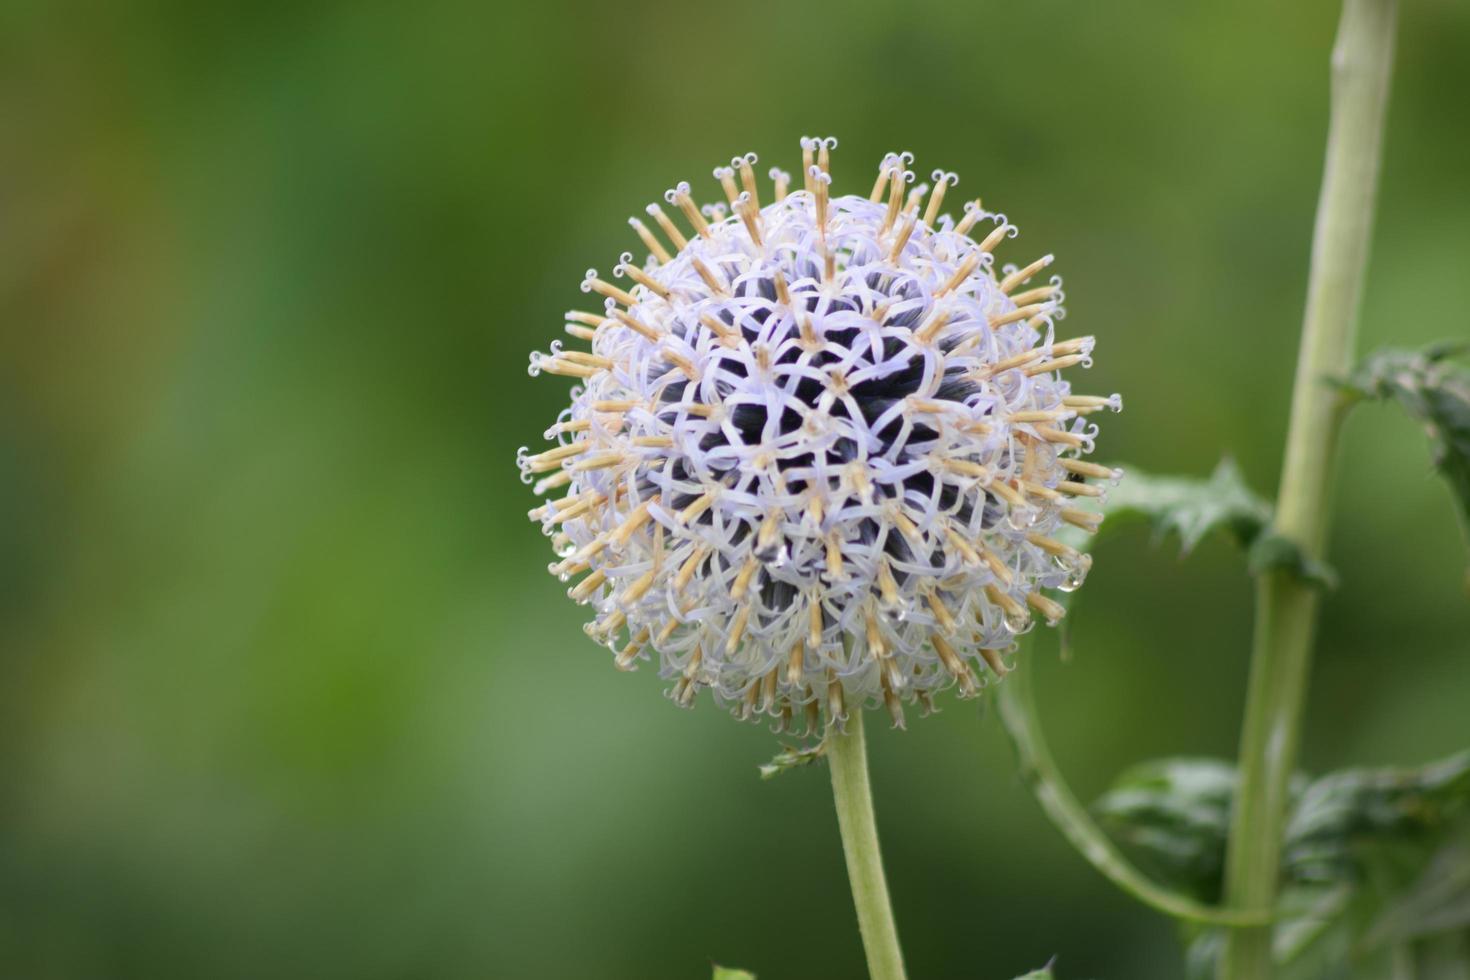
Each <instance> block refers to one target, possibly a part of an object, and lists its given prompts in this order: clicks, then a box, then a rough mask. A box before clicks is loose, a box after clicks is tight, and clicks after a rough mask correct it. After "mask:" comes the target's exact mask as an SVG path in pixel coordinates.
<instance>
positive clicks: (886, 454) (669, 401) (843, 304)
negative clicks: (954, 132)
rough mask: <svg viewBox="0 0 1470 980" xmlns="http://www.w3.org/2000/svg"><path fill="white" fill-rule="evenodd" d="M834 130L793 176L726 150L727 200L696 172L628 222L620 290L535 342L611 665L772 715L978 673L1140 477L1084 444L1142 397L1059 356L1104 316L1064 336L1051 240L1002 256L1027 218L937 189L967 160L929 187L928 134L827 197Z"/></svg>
mask: <svg viewBox="0 0 1470 980" xmlns="http://www.w3.org/2000/svg"><path fill="white" fill-rule="evenodd" d="M835 146H836V141H835V140H830V139H809V138H807V139H803V140H802V153H803V161H802V162H803V167H802V170H801V186H800V187H799V188H793V186H792V180H791V178H790V176H789V175H787V174H786V173H784V172H782V171H780V170H772V171H770V180H771V181H772V184H771V185H769V186H768V187H762V186H759V184H758V181H757V178H756V175H755V171H754V166H755V163H756V158H755V155H754V154H749V155H746V156H743V157H737V158H735V159H734V160H732V161H731V163H730V165H729V166H728V167H720V168H718V169H716V170H715V171H714V177H715V179H716V180H717V181H718V182H719V184H720V186H721V188H722V189H723V191H724V197H725V201H724V202H723V203H717V204H713V205H707V206H705V207H700V206H698V205H697V204H696V203H695V201H694V198H693V196H692V190H691V188H690V185H689V184H687V183H680V184H678V185H677V186H675V187H674V188H673V189H672V190H670V191H668V192H667V193H666V194H665V195H664V203H665V204H666V205H667V206H668V208H669V210H665V208H664V207H662V206H660V205H658V204H652V205H649V206H648V208H647V217H648V218H649V221H647V222H645V221H643V220H641V219H638V218H633V219H630V222H629V224H630V225H631V226H632V228H633V231H634V232H635V234H636V235H637V237H638V238H639V239H640V240H641V242H642V243H643V245H644V246H645V247H646V249H647V252H648V258H647V260H646V261H644V262H636V261H635V260H634V258H633V256H632V255H631V254H624V255H623V256H622V257H621V259H620V261H619V262H618V263H617V265H616V266H615V267H614V268H613V271H612V277H611V279H604V278H602V277H600V276H599V274H598V273H597V272H596V271H595V270H589V271H588V273H587V276H586V279H585V280H584V281H583V283H582V289H583V291H584V292H586V293H589V294H590V295H594V296H599V297H602V298H603V300H604V303H603V306H602V309H601V311H600V312H599V311H594V312H572V313H569V314H567V320H568V323H567V327H566V329H567V332H568V333H569V334H570V335H571V336H572V337H573V338H575V339H577V340H580V341H585V342H586V343H587V344H588V345H589V347H590V349H571V348H570V347H566V346H563V344H562V342H560V341H557V342H555V343H553V344H551V347H550V350H549V352H545V353H539V352H538V353H536V354H533V355H532V357H531V365H530V373H531V374H533V375H536V374H541V373H547V374H553V375H561V376H570V377H572V378H575V379H578V385H577V387H574V388H573V389H572V393H571V404H570V405H569V406H568V407H567V408H566V409H565V410H563V411H562V413H561V414H560V416H559V417H558V419H557V421H556V424H554V425H553V426H552V427H551V428H550V429H548V430H547V431H546V438H547V439H548V440H551V441H552V442H553V443H554V445H553V446H552V447H551V448H550V449H547V450H545V451H542V452H538V453H534V454H532V453H530V451H529V450H522V452H521V454H520V457H519V464H520V468H521V471H522V474H523V478H524V479H525V480H526V481H527V482H531V481H533V480H534V481H536V485H535V491H536V494H537V495H538V496H548V497H549V495H551V494H552V493H553V492H554V493H555V499H547V501H546V503H545V504H543V505H542V506H540V507H537V508H536V509H535V510H533V511H531V517H532V519H533V520H537V521H539V522H540V523H541V524H542V526H543V528H544V529H545V531H546V533H547V534H548V535H549V536H550V537H551V538H552V540H553V543H554V547H555V549H556V553H557V556H558V561H557V562H555V563H554V564H553V565H551V570H552V572H553V573H554V574H555V575H556V576H558V577H559V578H560V579H561V580H562V581H566V582H571V580H572V579H573V578H576V579H577V581H576V582H575V584H572V585H571V586H570V589H569V594H570V596H571V597H572V598H573V599H574V600H576V601H577V602H579V603H582V604H585V605H587V606H589V607H590V608H591V610H592V612H593V619H592V621H591V622H590V623H589V624H588V626H587V627H586V629H587V632H588V633H589V635H591V636H592V637H594V638H595V639H597V640H599V641H600V642H602V643H604V644H606V645H607V646H608V647H609V648H610V649H611V650H612V651H614V654H615V657H614V662H615V663H616V665H617V666H619V667H621V668H625V669H631V668H633V667H635V666H636V665H637V664H639V663H640V662H642V661H645V660H649V661H654V662H656V663H657V664H658V667H659V670H660V673H661V675H662V676H663V677H665V678H666V679H668V680H669V681H671V683H672V686H671V688H670V691H669V693H670V696H671V697H672V698H673V699H674V700H675V701H676V702H678V703H679V704H681V705H689V704H691V703H693V701H694V700H695V698H696V696H697V695H698V693H699V692H701V691H703V690H706V689H708V690H709V691H710V692H711V693H712V695H713V697H714V699H715V700H716V701H717V702H719V703H721V704H724V705H727V706H729V707H731V708H732V709H733V710H734V711H735V713H737V714H738V715H740V716H742V717H756V716H760V715H768V716H772V717H774V718H775V719H777V724H778V726H784V725H785V724H787V723H788V722H790V721H791V719H792V718H793V717H795V716H798V715H801V714H805V715H806V716H807V718H808V719H809V723H814V722H815V721H816V720H817V719H818V718H819V717H820V716H821V715H822V714H825V715H826V716H827V718H828V720H829V721H830V722H834V723H837V724H841V723H842V720H843V719H844V718H845V717H846V713H847V712H848V711H849V710H853V709H861V708H863V707H867V706H870V705H877V704H879V703H882V704H885V705H886V706H887V707H888V709H889V711H890V712H891V713H892V714H893V718H894V721H895V724H899V725H901V724H902V721H903V705H904V704H905V703H914V702H917V703H918V704H919V705H920V706H921V707H923V708H928V707H930V706H931V704H932V701H931V699H932V696H933V695H934V694H935V693H936V692H937V691H939V690H941V689H943V688H946V687H949V686H956V687H957V688H958V690H959V694H960V696H962V697H968V696H972V695H974V694H975V693H976V692H977V690H978V688H979V687H980V686H981V685H982V684H983V683H984V677H985V675H986V674H987V673H993V674H996V675H999V674H1001V673H1003V672H1004V671H1005V670H1006V665H1005V662H1004V660H1003V658H1002V653H1004V652H1006V651H1008V650H1010V649H1012V648H1013V646H1014V643H1015V638H1016V636H1017V634H1020V633H1023V632H1025V631H1026V630H1028V629H1030V628H1031V626H1032V624H1033V622H1034V621H1035V620H1036V619H1037V618H1039V619H1041V620H1044V621H1046V622H1047V623H1048V624H1054V623H1055V622H1056V621H1057V620H1058V619H1060V618H1061V616H1062V615H1063V608H1062V606H1061V605H1060V604H1059V603H1058V602H1057V600H1056V598H1055V594H1056V593H1058V592H1068V591H1071V590H1072V589H1075V588H1077V587H1078V586H1079V585H1081V583H1082V580H1083V578H1084V577H1085V576H1086V574H1087V571H1088V569H1089V567H1090V566H1091V559H1090V558H1089V557H1088V556H1087V555H1085V554H1083V553H1081V552H1079V551H1078V550H1076V549H1075V548H1074V547H1073V546H1072V545H1070V544H1068V543H1066V542H1065V541H1064V540H1062V537H1065V535H1064V534H1063V535H1062V536H1061V537H1059V534H1060V533H1061V532H1063V531H1064V530H1065V529H1066V528H1067V527H1068V526H1073V527H1077V528H1081V529H1082V530H1084V531H1088V532H1090V531H1093V530H1095V529H1096V526H1097V523H1098V521H1099V520H1100V518H1099V515H1098V514H1097V513H1096V511H1095V510H1089V509H1087V508H1086V507H1085V505H1082V504H1083V502H1084V501H1086V500H1089V499H1095V498H1098V497H1101V496H1102V495H1103V493H1104V485H1106V484H1107V483H1109V482H1111V481H1116V479H1117V478H1118V476H1119V475H1120V474H1119V473H1118V472H1116V471H1114V470H1110V469H1108V468H1106V467H1102V466H1099V465H1097V464H1095V463H1091V462H1087V461H1085V460H1084V459H1082V458H1081V457H1082V456H1084V455H1086V454H1087V453H1089V452H1090V451H1091V450H1092V446H1093V440H1094V437H1095V435H1096V426H1095V425H1094V424H1093V423H1092V422H1091V421H1090V420H1089V419H1088V418H1087V416H1089V415H1091V414H1093V413H1095V412H1097V411H1099V410H1101V409H1104V408H1109V409H1113V410H1117V409H1119V408H1120V407H1121V402H1120V400H1119V398H1118V396H1116V395H1113V396H1109V397H1099V396H1091V395H1080V394H1074V393H1073V391H1072V388H1071V385H1070V383H1069V382H1068V381H1067V380H1066V379H1065V378H1064V377H1063V371H1064V370H1066V369H1069V368H1074V367H1081V368H1086V367H1089V366H1090V365H1091V355H1092V350H1093V339H1092V338H1091V337H1078V338H1073V339H1059V338H1058V337H1057V334H1056V326H1057V323H1058V321H1060V320H1061V319H1062V317H1063V310H1062V300H1063V295H1062V290H1061V280H1060V279H1059V278H1056V277H1051V278H1050V279H1048V280H1047V281H1045V282H1044V283H1041V284H1039V285H1037V284H1035V280H1036V278H1037V277H1038V276H1040V275H1042V274H1043V272H1044V270H1046V269H1048V268H1049V266H1050V265H1051V262H1052V257H1051V256H1050V255H1046V256H1042V257H1041V258H1039V259H1037V260H1035V261H1033V262H1029V263H1027V264H1024V265H1020V266H1017V265H1011V264H1002V265H999V266H998V265H997V259H996V252H997V251H998V250H999V249H1000V248H1001V246H1002V245H1003V244H1005V243H1006V242H1007V241H1008V240H1009V239H1012V238H1014V237H1015V236H1016V234H1017V231H1016V227H1015V226H1014V225H1012V224H1011V223H1010V222H1009V221H1008V220H1007V219H1006V217H1005V215H1003V214H995V213H992V212H990V211H987V210H985V209H984V208H983V206H982V205H981V203H980V202H979V201H978V200H975V201H970V202H968V203H966V204H965V205H964V207H963V210H962V211H961V212H960V215H959V217H958V218H957V219H956V218H955V217H952V216H951V215H950V214H946V213H942V211H943V207H944V203H945V200H946V196H947V193H948V191H949V190H951V189H952V188H953V187H954V186H955V184H956V183H957V178H956V177H955V175H953V174H950V173H945V172H942V171H935V172H934V174H933V176H932V178H931V181H932V183H931V184H927V185H919V186H912V185H913V184H914V175H913V173H912V171H910V170H908V169H907V167H908V165H909V164H910V163H911V162H912V159H913V158H912V157H911V156H910V155H909V154H889V155H888V156H887V157H885V158H884V160H883V161H882V163H881V165H880V167H879V172H878V175H877V180H876V182H875V184H874V185H873V188H872V191H871V193H870V194H868V195H867V196H860V195H844V196H838V197H834V196H833V195H832V193H831V179H832V178H831V168H830V153H831V150H832V149H833V148H834V147H835ZM768 194H769V198H767V195H768ZM670 211H672V212H673V214H671V213H670ZM673 215H678V216H679V218H680V219H682V224H680V223H678V222H676V220H675V217H674V216H673Z"/></svg>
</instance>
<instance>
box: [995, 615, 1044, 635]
mask: <svg viewBox="0 0 1470 980" xmlns="http://www.w3.org/2000/svg"><path fill="white" fill-rule="evenodd" d="M1000 623H1001V625H1002V626H1004V627H1005V628H1006V632H1007V633H1015V634H1017V635H1019V634H1021V633H1025V632H1026V631H1027V630H1029V629H1031V627H1032V626H1034V625H1035V623H1033V622H1032V620H1031V617H1030V616H1028V615H1027V614H1026V610H1024V609H1018V610H1014V611H1011V610H1007V611H1006V612H1004V613H1003V614H1002V615H1001V619H1000Z"/></svg>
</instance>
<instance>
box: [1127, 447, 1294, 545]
mask: <svg viewBox="0 0 1470 980" xmlns="http://www.w3.org/2000/svg"><path fill="white" fill-rule="evenodd" d="M1127 472H1128V475H1127V477H1126V478H1125V479H1124V480H1123V481H1122V482H1121V483H1120V484H1119V485H1118V486H1117V488H1115V489H1114V490H1112V491H1111V492H1110V493H1109V495H1108V502H1107V505H1106V507H1105V509H1104V513H1106V514H1108V515H1109V516H1110V517H1125V518H1126V517H1143V518H1146V519H1147V520H1148V521H1149V522H1151V523H1152V524H1153V527H1154V530H1155V532H1156V533H1157V534H1158V535H1159V536H1160V537H1163V536H1165V535H1167V534H1168V533H1170V532H1171V531H1172V532H1175V533H1177V534H1178V535H1179V548H1180V551H1181V552H1182V553H1184V554H1188V553H1189V552H1190V551H1191V550H1192V549H1193V548H1194V546H1195V545H1197V544H1199V542H1200V540H1201V539H1203V538H1204V536H1205V535H1207V534H1209V533H1210V532H1211V531H1214V530H1217V529H1218V530H1223V531H1226V532H1228V533H1229V534H1230V535H1231V537H1233V538H1234V539H1235V541H1236V543H1238V544H1239V545H1241V547H1249V546H1250V545H1251V543H1252V542H1254V541H1255V539H1256V538H1257V537H1258V536H1259V535H1260V534H1261V532H1262V531H1263V530H1265V528H1266V526H1267V524H1269V523H1270V520H1271V505H1270V504H1269V503H1267V502H1266V501H1265V500H1264V499H1262V498H1261V497H1260V496H1259V495H1257V494H1256V493H1255V492H1254V491H1252V490H1251V489H1250V487H1248V486H1246V484H1245V480H1244V479H1243V478H1242V477H1241V474H1240V468H1239V467H1238V466H1236V465H1235V461H1234V460H1232V459H1230V458H1228V457H1227V458H1225V459H1222V460H1221V461H1220V465H1218V466H1216V467H1215V472H1214V473H1213V474H1211V475H1210V478H1209V479H1207V480H1201V479H1199V478H1197V477H1182V476H1152V475H1150V474H1147V473H1140V472H1138V471H1137V470H1135V469H1132V468H1131V467H1130V468H1127Z"/></svg>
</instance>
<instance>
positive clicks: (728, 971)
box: [714, 966, 756, 980]
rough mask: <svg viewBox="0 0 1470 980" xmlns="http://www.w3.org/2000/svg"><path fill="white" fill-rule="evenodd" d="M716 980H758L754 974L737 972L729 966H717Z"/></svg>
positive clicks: (743, 971)
mask: <svg viewBox="0 0 1470 980" xmlns="http://www.w3.org/2000/svg"><path fill="white" fill-rule="evenodd" d="M714 980H756V977H755V974H754V973H748V972H746V971H745V970H736V969H733V968H731V967H728V966H716V967H715V972H714Z"/></svg>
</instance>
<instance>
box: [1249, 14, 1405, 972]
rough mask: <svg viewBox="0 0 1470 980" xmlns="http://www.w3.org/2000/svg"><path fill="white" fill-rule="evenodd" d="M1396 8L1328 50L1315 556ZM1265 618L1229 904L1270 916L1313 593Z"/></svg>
mask: <svg viewBox="0 0 1470 980" xmlns="http://www.w3.org/2000/svg"><path fill="white" fill-rule="evenodd" d="M1396 5H1397V4H1396V0H1345V3H1344V4H1343V11H1342V20H1341V22H1340V23H1339V26H1338V33H1337V41H1336V44H1335V45H1334V46H1333V50H1332V75H1331V86H1332V110H1331V122H1330V124H1329V127H1328V133H1327V159H1326V164H1325V166H1324V169H1323V176H1322V192H1321V197H1320V199H1319V201H1318V205H1317V223H1316V228H1315V230H1314V233H1313V238H1312V262H1311V272H1310V278H1309V281H1308V285H1307V308H1306V315H1305V318H1304V322H1303V325H1302V340H1301V352H1300V354H1299V356H1298V361H1297V370H1296V382H1295V388H1294V389H1293V392H1292V403H1291V419H1290V422H1289V425H1288V429H1287V436H1286V457H1285V461H1284V463H1283V466H1282V472H1281V489H1280V493H1279V495H1278V498H1277V504H1276V520H1275V525H1274V530H1275V532H1276V533H1277V534H1280V535H1281V536H1283V537H1285V538H1287V539H1288V540H1290V541H1292V542H1293V543H1295V544H1296V545H1297V546H1298V547H1299V548H1300V549H1301V550H1302V552H1303V554H1304V555H1305V556H1306V557H1307V558H1308V559H1316V560H1320V559H1321V558H1322V552H1323V547H1324V543H1325V541H1326V536H1327V525H1328V516H1329V509H1328V503H1329V500H1328V498H1329V491H1330V489H1331V479H1332V463H1333V458H1334V456H1335V454H1336V448H1337V436H1338V430H1339V429H1340V427H1341V423H1342V417H1343V411H1344V402H1343V401H1342V399H1341V398H1340V396H1339V394H1338V393H1337V391H1336V390H1335V389H1334V388H1333V387H1332V386H1331V385H1330V384H1328V383H1327V381H1328V379H1330V378H1335V377H1343V376H1346V375H1347V374H1348V373H1349V371H1350V370H1351V369H1352V366H1353V358H1354V347H1355V337H1356V334H1357V321H1358V308H1359V305H1360V299H1361V296H1362V291H1363V276H1364V271H1365V270H1366V267H1367V258H1368V244H1369V239H1370V237H1371V234H1370V233H1371V231H1372V225H1373V208H1374V198H1375V195H1376V193H1377V184H1378V169H1379V163H1380V159H1381V155H1382V153H1381V150H1382V143H1383V126H1384V116H1385V113H1386V110H1387V104H1388V88H1389V76H1390V74H1391V71H1392V66H1393V46H1394V33H1395V20H1396V13H1397V11H1396ZM1256 602H1257V614H1256V625H1255V637H1254V643H1253V649H1252V653H1251V668H1250V682H1249V685H1248V688H1247V693H1246V709H1245V719H1244V723H1243V726H1242V732H1241V741H1240V770H1239V771H1240V784H1239V787H1238V789H1237V793H1236V805H1235V809H1234V813H1233V817H1232V821H1231V827H1230V844H1229V851H1228V855H1227V859H1226V868H1225V897H1226V901H1227V904H1229V905H1230V906H1232V907H1234V908H1237V909H1242V910H1250V909H1264V908H1270V907H1271V906H1272V905H1273V904H1274V903H1275V900H1276V892H1277V884H1278V876H1279V874H1280V858H1281V836H1282V829H1283V822H1284V820H1285V817H1286V803H1287V799H1286V794H1287V784H1288V781H1289V779H1290V777H1291V773H1292V770H1293V769H1294V768H1295V765H1296V754H1297V742H1298V736H1299V732H1300V727H1301V718H1302V711H1303V706H1304V700H1305V695H1306V682H1307V675H1308V670H1309V667H1310V663H1311V653H1312V640H1313V634H1314V632H1315V627H1316V621H1317V608H1318V590H1317V589H1316V588H1315V587H1314V586H1312V585H1310V584H1308V583H1306V582H1303V581H1302V580H1300V579H1299V578H1297V577H1295V576H1294V575H1293V574H1292V573H1291V572H1289V571H1287V570H1284V569H1279V568H1278V569H1272V570H1269V571H1266V572H1264V573H1263V574H1262V575H1261V576H1260V578H1259V579H1258V581H1257V585H1256ZM1271 969H1272V962H1271V929H1270V928H1269V927H1251V928H1244V929H1238V930H1235V931H1233V932H1232V933H1231V934H1230V936H1229V938H1228V940H1227V943H1226V949H1225V955H1224V957H1223V958H1222V961H1221V976H1222V977H1224V978H1226V980H1262V978H1267V977H1270V976H1271Z"/></svg>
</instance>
